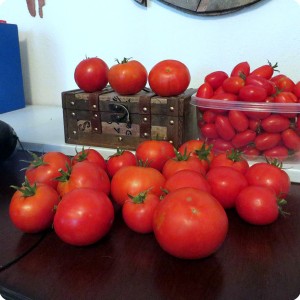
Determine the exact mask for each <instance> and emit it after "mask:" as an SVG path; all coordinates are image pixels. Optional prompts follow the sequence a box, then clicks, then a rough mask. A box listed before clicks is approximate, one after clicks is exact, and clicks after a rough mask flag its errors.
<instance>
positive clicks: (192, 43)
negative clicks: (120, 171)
mask: <svg viewBox="0 0 300 300" xmlns="http://www.w3.org/2000/svg"><path fill="white" fill-rule="evenodd" d="M43 11H44V18H43V19H40V18H39V17H38V16H37V17H35V18H33V17H31V16H30V15H29V13H28V11H27V7H26V1H25V0H23V1H22V0H21V1H20V0H5V1H3V0H2V1H1V2H0V19H5V20H7V21H8V22H9V23H15V24H17V25H18V27H19V39H20V45H21V58H22V66H23V75H24V85H25V95H26V101H27V103H32V104H41V105H44V104H47V105H49V104H50V105H59V106H60V105H61V92H62V91H66V90H69V89H73V88H76V84H75V82H74V79H73V73H74V69H75V67H76V65H77V63H79V61H80V60H81V59H83V58H84V57H85V56H98V57H101V58H102V59H104V60H105V61H106V62H107V64H108V65H109V66H111V65H113V64H114V59H115V58H122V57H124V56H125V57H134V58H135V59H137V60H140V61H141V62H142V63H143V64H144V65H145V67H146V68H147V70H148V71H150V69H151V68H152V66H153V65H154V64H156V63H157V62H158V61H160V60H163V59H167V58H173V59H178V60H181V61H183V62H184V63H185V64H186V65H187V66H188V67H189V69H190V72H191V76H192V80H191V87H198V85H199V84H200V83H201V82H202V81H203V78H204V76H205V75H206V74H207V73H209V72H211V71H215V70H217V69H220V70H224V71H227V72H230V70H231V68H232V67H233V66H234V65H235V64H236V63H238V62H240V61H245V60H247V61H248V62H249V63H250V65H251V66H253V67H256V66H259V65H261V64H264V63H266V62H267V60H270V61H271V62H274V63H275V62H277V61H278V63H279V69H280V71H281V72H282V73H286V74H287V75H289V76H290V77H291V78H293V79H294V80H295V81H298V80H300V71H299V70H300V59H299V53H300V4H299V1H296V0H288V1H287V0H262V1H260V2H259V3H258V4H256V5H253V6H250V7H248V8H245V9H243V10H241V11H239V12H236V13H233V14H228V15H223V16H218V17H204V16H194V15H189V14H184V13H181V12H179V11H177V10H175V9H172V8H169V7H167V6H165V5H164V4H162V3H160V2H158V1H156V0H152V1H151V0H149V1H148V8H143V7H141V6H140V5H138V4H137V3H135V2H134V1H133V0H109V1H105V0H85V1H74V0H64V1H62V0H46V6H45V7H44V10H43Z"/></svg>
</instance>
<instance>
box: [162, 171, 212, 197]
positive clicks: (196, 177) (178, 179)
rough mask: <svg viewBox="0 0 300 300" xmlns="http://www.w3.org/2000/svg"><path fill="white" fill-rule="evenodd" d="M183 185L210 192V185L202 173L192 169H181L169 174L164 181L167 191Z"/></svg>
mask: <svg viewBox="0 0 300 300" xmlns="http://www.w3.org/2000/svg"><path fill="white" fill-rule="evenodd" d="M183 187H192V188H195V189H199V190H201V191H205V192H208V193H210V185H209V183H208V181H207V180H206V178H205V177H204V175H202V174H201V173H199V172H197V171H194V170H181V171H178V172H176V173H175V174H173V175H171V176H170V177H169V178H168V179H167V180H166V182H165V185H164V190H166V191H167V192H168V193H170V192H173V191H175V190H177V189H180V188H183Z"/></svg>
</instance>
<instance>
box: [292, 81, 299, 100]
mask: <svg viewBox="0 0 300 300" xmlns="http://www.w3.org/2000/svg"><path fill="white" fill-rule="evenodd" d="M292 92H293V93H294V94H295V96H296V97H297V98H298V102H299V98H300V81H298V82H297V83H296V84H295V86H294V88H293V91H292Z"/></svg>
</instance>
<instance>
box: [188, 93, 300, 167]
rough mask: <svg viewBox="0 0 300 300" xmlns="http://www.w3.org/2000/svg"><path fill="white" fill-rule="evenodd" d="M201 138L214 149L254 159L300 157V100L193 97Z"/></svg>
mask: <svg viewBox="0 0 300 300" xmlns="http://www.w3.org/2000/svg"><path fill="white" fill-rule="evenodd" d="M191 104H192V105H194V106H196V107H197V122H198V128H199V138H200V139H203V140H206V141H207V143H208V144H212V145H213V150H214V151H215V152H216V153H217V152H225V151H227V150H230V149H237V150H239V151H241V152H242V153H243V154H244V155H245V156H246V157H248V158H250V159H252V160H259V159H260V158H263V159H265V158H266V157H267V158H277V159H279V160H281V161H292V162H293V161H294V162H299V160H300V103H274V102H244V101H228V100H215V99H203V98H198V97H196V96H195V95H193V96H192V98H191Z"/></svg>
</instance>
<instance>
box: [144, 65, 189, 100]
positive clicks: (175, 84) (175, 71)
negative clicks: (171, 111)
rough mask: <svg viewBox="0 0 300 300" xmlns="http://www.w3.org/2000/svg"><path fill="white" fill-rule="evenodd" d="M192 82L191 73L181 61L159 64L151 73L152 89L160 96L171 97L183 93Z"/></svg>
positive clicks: (149, 80)
mask: <svg viewBox="0 0 300 300" xmlns="http://www.w3.org/2000/svg"><path fill="white" fill-rule="evenodd" d="M190 80H191V75H190V71H189V69H188V68H187V66H186V65H185V64H183V63H182V62H180V61H177V60H172V59H167V60H163V61H160V62H159V63H157V64H156V65H155V66H154V67H153V68H152V69H151V70H150V73H149V77H148V82H149V85H150V87H151V89H152V90H153V91H154V92H155V93H156V94H157V95H159V96H162V97H170V96H177V95H179V94H181V93H183V92H184V91H185V90H186V89H187V88H188V86H189V84H190Z"/></svg>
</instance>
